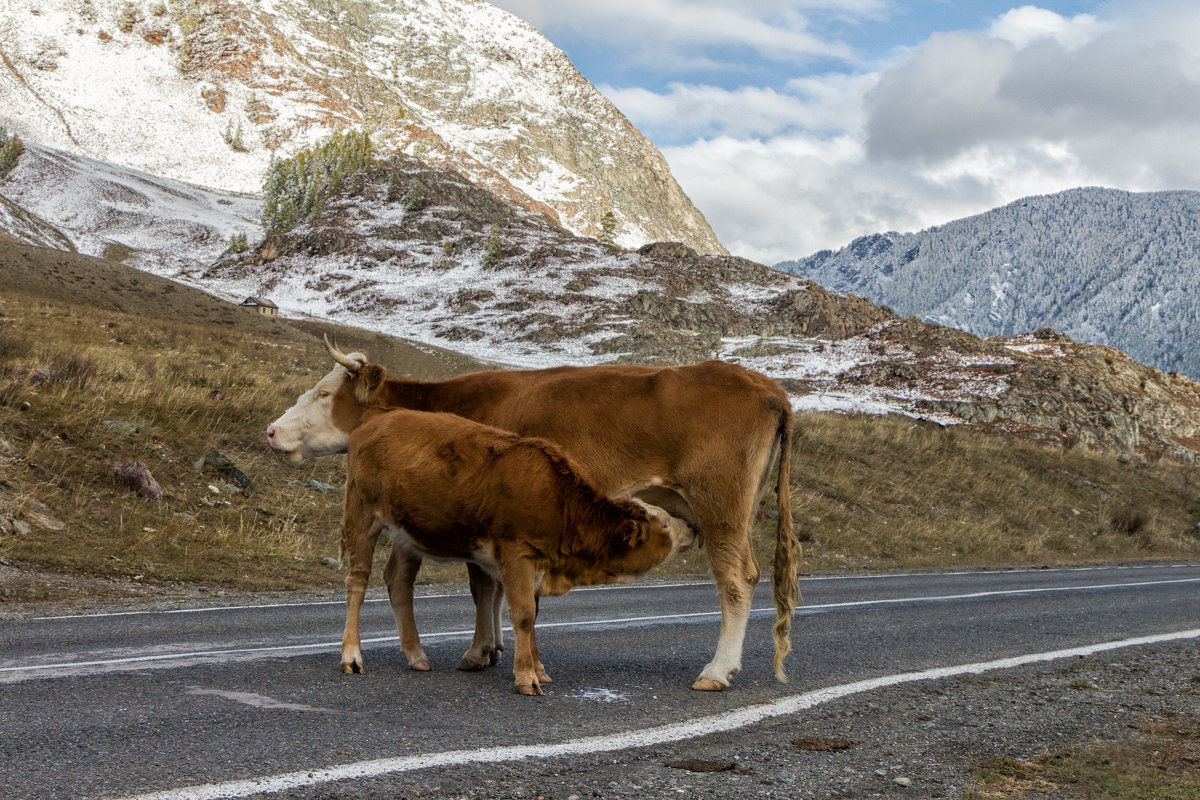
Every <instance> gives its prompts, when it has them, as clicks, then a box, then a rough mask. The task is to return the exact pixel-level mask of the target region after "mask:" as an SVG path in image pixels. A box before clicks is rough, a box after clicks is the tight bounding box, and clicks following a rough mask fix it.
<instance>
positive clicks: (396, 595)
mask: <svg viewBox="0 0 1200 800" xmlns="http://www.w3.org/2000/svg"><path fill="white" fill-rule="evenodd" d="M420 569H421V557H420V556H419V555H417V554H416V553H411V552H409V551H407V550H404V549H403V548H402V547H401V546H400V545H399V543H398V542H396V541H395V540H393V541H392V553H391V555H389V556H388V561H387V566H385V567H384V568H383V582H384V584H386V585H387V590H388V602H389V603H390V604H391V606H392V616H393V617H395V618H396V630H397V632H398V633H399V634H400V648H401V649H402V650H403V651H404V656H405V658H407V659H408V667H409V669H415V670H417V671H418V672H428V671H429V670H431V669H433V666H432V665H431V664H430V663H429V659H428V658H427V657H426V656H425V650H424V648H422V647H421V637H420V634H419V633H418V631H417V619H416V617H415V616H414V615H413V585H414V584H415V583H416V580H417V572H418V571H419V570H420Z"/></svg>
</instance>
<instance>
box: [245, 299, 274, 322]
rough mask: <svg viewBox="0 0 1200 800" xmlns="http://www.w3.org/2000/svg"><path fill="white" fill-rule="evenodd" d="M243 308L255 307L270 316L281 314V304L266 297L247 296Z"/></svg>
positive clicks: (259, 311)
mask: <svg viewBox="0 0 1200 800" xmlns="http://www.w3.org/2000/svg"><path fill="white" fill-rule="evenodd" d="M242 307H243V308H253V309H254V310H255V311H257V312H258V313H260V314H266V315H267V316H269V317H275V316H278V315H279V306H277V305H275V304H274V303H272V302H271V301H270V300H267V299H266V298H265V297H247V298H246V299H245V300H243V301H242Z"/></svg>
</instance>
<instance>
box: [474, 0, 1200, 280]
mask: <svg viewBox="0 0 1200 800" xmlns="http://www.w3.org/2000/svg"><path fill="white" fill-rule="evenodd" d="M493 2H494V3H495V4H496V5H498V6H500V7H502V8H505V9H506V10H508V11H511V12H512V13H514V14H517V15H518V16H521V17H522V18H524V19H526V20H527V21H529V22H530V23H531V24H533V25H534V26H535V27H537V28H538V29H539V30H540V31H542V33H544V34H545V35H546V36H547V37H548V38H549V39H550V40H551V41H552V42H554V43H555V44H556V45H558V46H559V47H560V48H562V49H563V50H564V51H565V52H566V53H567V55H568V56H570V57H571V59H572V61H573V62H574V63H575V64H576V66H577V67H578V68H579V69H580V71H581V72H582V73H583V74H584V76H586V77H587V78H588V79H589V80H590V81H592V83H594V84H596V85H597V86H598V87H599V88H600V89H601V90H602V91H603V92H604V93H605V94H606V95H607V96H608V97H609V98H610V99H612V100H613V102H614V103H616V105H617V107H618V108H620V109H621V110H622V111H623V112H624V113H625V114H626V116H628V117H629V118H630V120H631V121H633V123H634V124H635V125H637V126H638V127H639V128H640V129H641V130H642V132H643V133H645V134H646V135H647V136H648V137H649V138H650V140H651V141H653V142H654V143H655V144H656V145H658V147H659V148H660V149H661V150H662V151H663V154H664V155H665V156H666V157H667V160H668V162H669V163H670V164H671V169H672V171H673V172H674V173H675V176H676V179H677V180H679V182H680V184H681V185H682V186H683V188H684V190H685V191H686V192H687V193H688V195H689V196H690V197H691V198H692V200H693V202H695V203H696V205H697V207H698V208H699V209H700V210H701V211H702V212H703V213H704V214H705V216H706V217H707V218H708V220H709V222H710V223H711V224H712V225H713V227H714V229H715V230H716V231H717V234H718V235H719V236H720V237H721V240H722V241H723V242H724V243H725V244H726V246H727V247H729V248H730V250H731V251H733V252H734V253H736V254H738V255H743V256H746V257H749V258H753V259H756V260H759V261H763V262H766V263H774V262H775V261H778V260H780V259H783V258H792V257H800V256H804V255H808V254H810V253H812V252H814V251H815V250H818V249H821V248H826V247H831V248H836V247H840V246H842V245H844V244H847V243H848V242H849V241H850V240H851V239H852V238H854V237H856V236H860V235H864V234H867V233H873V232H875V231H884V230H900V231H908V230H916V229H919V228H923V227H927V226H929V225H934V224H939V223H942V222H946V221H949V220H951V219H956V218H959V217H962V216H966V215H968V214H973V213H978V212H980V211H983V210H986V209H988V208H993V207H995V206H998V205H1002V204H1004V203H1007V202H1010V201H1012V200H1015V199H1017V198H1019V197H1023V196H1026V195H1030V194H1042V193H1047V192H1053V191H1058V190H1061V189H1065V188H1070V187H1072V186H1081V185H1100V186H1112V187H1116V188H1123V189H1129V190H1135V191H1148V190H1157V189H1176V188H1185V189H1200V147H1197V146H1196V145H1195V144H1194V143H1195V142H1198V141H1200V3H1196V2H1194V0H1141V2H1136V1H1135V0H1107V1H1106V2H1098V1H1096V0H1077V1H1076V2H1066V1H1065V0H1064V1H1063V2H1050V1H1049V0H1045V1H1044V2H1041V3H1036V4H1019V3H1011V2H995V1H994V0H983V1H982V2H954V1H952V0H913V1H912V2H898V1H893V0H747V1H746V2H741V3H729V2H722V0H605V2H596V1H595V0H493Z"/></svg>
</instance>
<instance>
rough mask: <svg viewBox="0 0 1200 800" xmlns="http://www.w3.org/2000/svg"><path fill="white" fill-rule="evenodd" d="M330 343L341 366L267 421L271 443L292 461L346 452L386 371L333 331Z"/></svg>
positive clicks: (298, 461) (326, 343) (333, 353)
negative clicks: (337, 343)
mask: <svg viewBox="0 0 1200 800" xmlns="http://www.w3.org/2000/svg"><path fill="white" fill-rule="evenodd" d="M325 349H326V350H328V351H329V355H330V356H332V357H333V360H334V361H336V362H337V366H335V367H334V368H333V369H332V370H331V371H330V373H329V374H328V375H326V376H325V377H324V378H322V379H321V380H320V381H318V382H317V385H316V386H314V387H313V388H311V389H309V390H308V391H307V392H305V393H304V394H302V395H300V399H299V400H297V401H296V404H295V405H294V406H292V407H291V408H289V409H288V410H287V411H285V412H283V414H282V416H280V417H279V419H277V420H275V421H274V422H272V423H271V424H270V425H268V426H267V443H268V444H270V445H271V447H272V448H273V449H274V450H276V451H277V452H279V453H280V454H281V455H282V456H283V457H284V459H286V460H287V461H288V462H290V463H292V464H299V463H300V462H301V461H305V460H307V459H310V458H319V457H321V456H331V455H334V454H335V453H344V452H346V447H347V446H348V445H349V443H350V434H351V433H352V432H353V431H354V429H355V428H357V427H358V426H359V424H360V423H361V422H362V420H363V410H364V409H366V408H367V407H368V406H370V405H372V403H373V401H374V399H375V396H376V395H377V394H378V390H379V387H380V386H381V385H383V380H384V378H386V377H387V370H385V369H384V368H383V367H381V366H380V365H378V364H372V363H371V362H369V361H367V357H366V356H364V355H363V354H362V353H351V354H350V355H345V354H343V353H342V352H341V351H339V350H338V349H337V348H336V347H334V346H333V345H331V344H330V343H329V339H328V337H326V339H325Z"/></svg>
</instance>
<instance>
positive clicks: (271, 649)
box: [0, 578, 1200, 677]
mask: <svg viewBox="0 0 1200 800" xmlns="http://www.w3.org/2000/svg"><path fill="white" fill-rule="evenodd" d="M1177 583H1200V578H1173V579H1170V580H1165V579H1164V580H1157V581H1136V582H1131V583H1098V584H1091V585H1087V586H1042V587H1031V588H1027V589H996V590H991V591H982V592H966V593H963V594H939V595H923V596H918V597H891V598H884V599H880V600H848V601H845V602H840V603H817V604H812V605H804V606H801V607H799V608H797V609H796V613H797V614H807V613H811V612H815V611H827V610H830V609H839V608H862V607H864V606H886V605H900V604H905V603H938V602H946V601H950V600H976V599H979V598H984V597H1003V596H1011V595H1030V594H1049V593H1053V592H1077V591H1103V590H1108V589H1129V588H1138V587H1144V586H1165V585H1170V584H1177ZM750 613H751V614H753V615H756V616H759V615H763V614H768V613H770V614H774V613H775V609H774V608H770V607H767V608H755V609H751V612H750ZM720 615H721V612H720V611H697V612H691V613H686V614H655V615H650V616H639V617H612V618H609V619H592V620H577V621H572V622H539V623H538V626H537V627H538V630H546V629H549V628H579V627H596V626H604V625H628V624H636V623H646V622H676V621H680V620H686V619H697V618H702V617H719V616H720ZM504 630H506V631H511V630H512V628H511V627H505V628H504ZM474 633H475V632H474V631H473V630H457V631H435V632H433V633H426V634H422V635H421V638H422V639H424V640H431V639H450V638H458V637H463V638H466V637H469V636H472V635H474ZM396 638H397V637H396V636H395V635H388V636H376V637H371V638H366V639H363V640H362V644H364V645H368V644H379V643H381V642H394V641H395V640H396ZM341 646H342V643H341V641H328V642H309V643H305V644H289V645H264V646H262V647H239V648H229V649H221V650H197V651H188V652H174V653H154V654H150V655H143V656H125V657H122V658H107V659H96V660H92V661H67V662H56V663H44V664H24V665H14V666H5V667H0V675H3V674H5V673H31V672H41V671H49V672H56V671H67V672H71V673H72V674H79V673H78V670H80V669H85V668H89V667H92V668H113V667H120V666H124V665H129V666H135V665H149V664H153V663H156V662H169V661H180V662H189V663H190V662H193V661H195V660H197V659H211V658H219V657H229V656H255V655H257V656H263V657H269V656H270V654H272V653H292V654H301V653H304V654H307V653H310V652H317V651H320V650H330V649H340V648H341ZM180 666H183V664H180ZM49 677H58V675H51V676H49Z"/></svg>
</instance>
